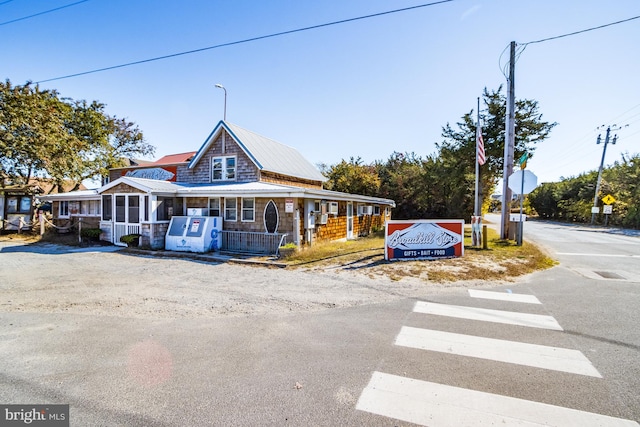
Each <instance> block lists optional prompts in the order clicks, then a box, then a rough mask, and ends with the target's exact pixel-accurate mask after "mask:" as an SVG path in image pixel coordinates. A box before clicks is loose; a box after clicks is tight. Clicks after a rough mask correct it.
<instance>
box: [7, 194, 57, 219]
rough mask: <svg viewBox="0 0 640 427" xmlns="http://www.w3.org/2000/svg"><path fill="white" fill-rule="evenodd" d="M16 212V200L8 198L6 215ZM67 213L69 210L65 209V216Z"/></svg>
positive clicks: (15, 198)
mask: <svg viewBox="0 0 640 427" xmlns="http://www.w3.org/2000/svg"><path fill="white" fill-rule="evenodd" d="M60 206H62V202H61V203H60ZM16 212H18V198H17V197H9V198H8V199H7V213H16ZM61 212H62V211H61ZM68 212H69V208H68V207H67V216H69V213H68Z"/></svg>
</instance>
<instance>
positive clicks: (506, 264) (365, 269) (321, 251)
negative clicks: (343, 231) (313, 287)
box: [285, 226, 556, 282]
mask: <svg viewBox="0 0 640 427" xmlns="http://www.w3.org/2000/svg"><path fill="white" fill-rule="evenodd" d="M285 262H287V263H288V264H289V265H290V266H293V267H296V266H297V267H307V268H315V269H328V268H333V269H338V270H340V269H342V270H356V271H360V272H362V273H364V274H367V275H369V276H370V277H372V278H375V277H376V276H386V277H388V278H390V279H391V280H402V279H403V278H406V277H411V278H418V279H421V280H425V281H434V282H451V281H458V280H474V279H476V280H477V279H479V280H510V279H513V278H515V277H518V276H522V275H524V274H528V273H532V272H534V271H538V270H544V269H547V268H551V267H553V266H554V265H556V261H554V260H553V259H551V258H549V257H548V256H547V255H546V254H545V253H544V252H542V251H541V250H540V249H539V248H538V247H537V246H535V245H533V244H531V243H528V242H523V245H522V246H517V245H516V243H515V242H513V241H510V240H502V239H500V236H499V235H498V233H497V232H496V231H495V230H493V229H488V230H487V249H481V248H473V247H471V228H470V226H467V227H465V254H464V256H463V257H461V258H452V259H436V260H419V261H418V260H416V261H393V262H391V261H385V260H384V234H383V233H376V234H373V235H371V236H368V237H363V238H360V239H358V240H349V241H346V242H326V243H324V242H323V243H317V244H315V245H313V246H312V247H307V248H303V249H302V250H300V251H298V252H296V253H295V254H293V255H291V256H290V257H288V258H286V260H285Z"/></svg>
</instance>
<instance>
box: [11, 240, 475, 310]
mask: <svg viewBox="0 0 640 427" xmlns="http://www.w3.org/2000/svg"><path fill="white" fill-rule="evenodd" d="M115 249H117V248H104V247H95V248H75V247H68V246H61V245H53V244H42V243H39V244H25V243H24V242H17V241H7V240H2V241H0V253H1V254H2V263H0V294H1V295H2V296H1V297H0V311H4V312H46V313H76V314H91V315H103V316H118V317H131V318H180V317H190V318H197V317H207V318H211V317H221V316H245V315H264V314H274V313H291V312H299V311H316V310H327V309H333V308H340V307H351V306H356V305H362V304H376V303H383V302H389V301H393V300H398V299H401V298H423V297H425V296H426V295H428V294H429V293H432V292H433V291H434V290H437V289H444V288H447V287H452V286H456V287H459V286H470V285H474V284H475V285H478V284H481V283H482V282H477V281H476V282H471V283H469V282H454V283H438V282H436V281H434V280H431V279H429V277H428V272H427V274H426V277H425V274H424V271H423V270H417V269H416V270H414V269H412V267H411V266H410V265H409V264H405V263H402V265H400V264H398V265H396V264H394V265H381V264H376V262H375V260H371V259H370V260H364V261H362V262H354V263H351V264H346V265H340V266H331V267H328V266H323V267H320V266H314V267H312V268H298V269H279V268H264V267H256V266H248V265H237V264H231V263H207V262H201V261H194V260H188V259H174V258H158V257H149V256H142V255H137V254H135V255H134V254H129V253H127V252H126V251H114V250H115ZM416 268H417V267H416ZM452 268H461V267H460V266H458V267H452ZM389 269H391V270H392V271H388V270H389Z"/></svg>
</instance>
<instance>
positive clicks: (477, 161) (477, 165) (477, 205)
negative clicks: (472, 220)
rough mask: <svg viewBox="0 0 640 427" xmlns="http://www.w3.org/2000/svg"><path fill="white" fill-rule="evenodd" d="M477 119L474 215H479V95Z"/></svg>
mask: <svg viewBox="0 0 640 427" xmlns="http://www.w3.org/2000/svg"><path fill="white" fill-rule="evenodd" d="M477 114H478V120H477V121H476V194H475V198H474V202H473V215H475V216H480V208H479V205H480V203H479V200H478V197H479V194H478V192H479V191H478V189H479V187H480V182H479V181H480V180H479V178H480V162H479V160H480V159H479V158H478V150H479V146H478V142H479V140H478V138H480V137H481V136H480V132H481V130H480V97H478V111H477Z"/></svg>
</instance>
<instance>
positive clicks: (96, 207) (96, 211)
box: [80, 200, 100, 216]
mask: <svg viewBox="0 0 640 427" xmlns="http://www.w3.org/2000/svg"><path fill="white" fill-rule="evenodd" d="M80 215H87V216H96V215H100V202H99V201H98V200H82V201H81V202H80Z"/></svg>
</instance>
